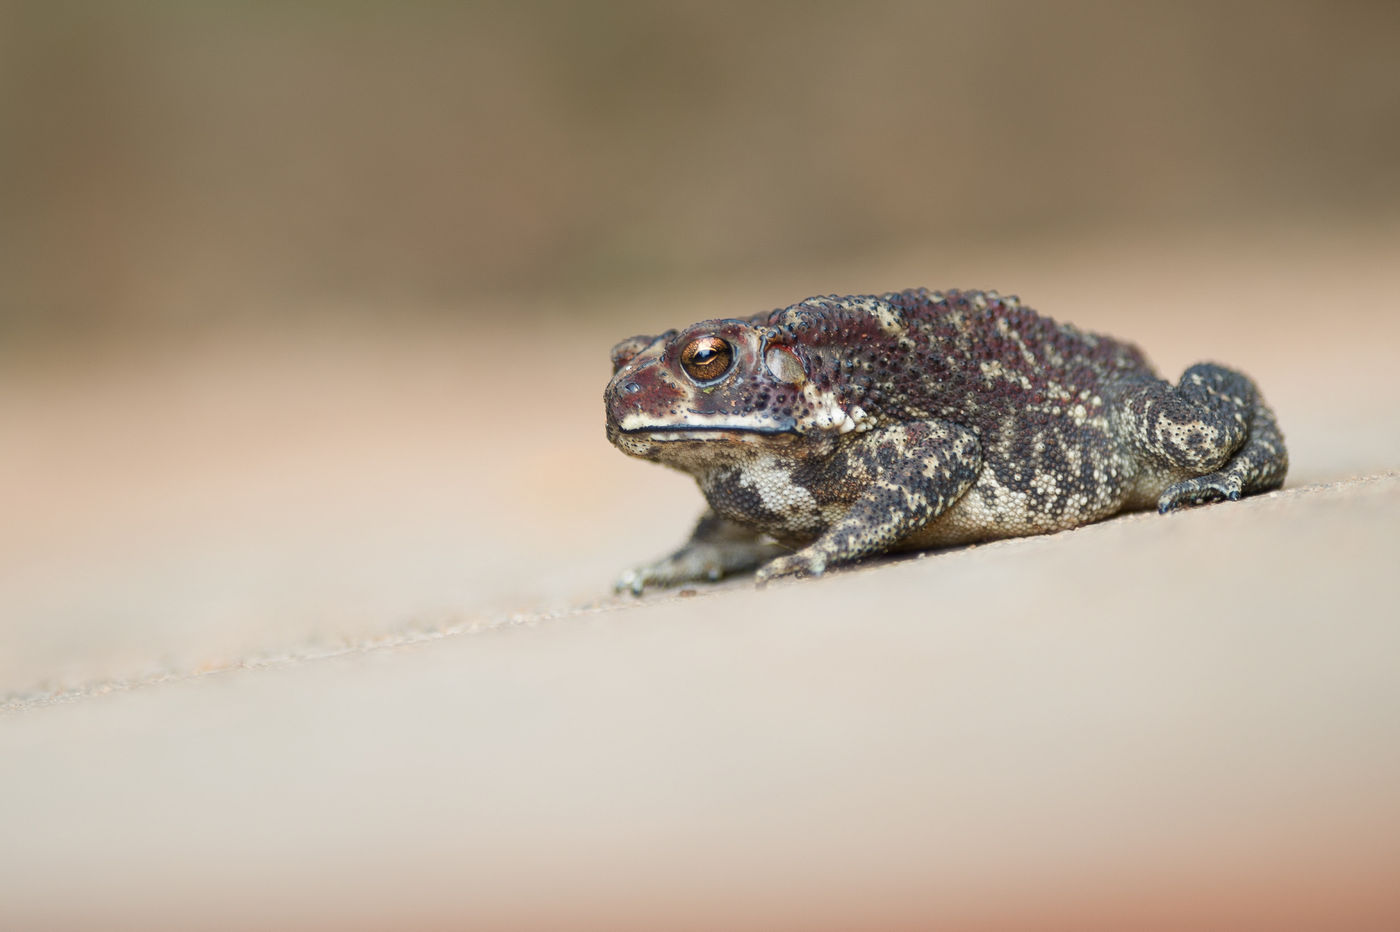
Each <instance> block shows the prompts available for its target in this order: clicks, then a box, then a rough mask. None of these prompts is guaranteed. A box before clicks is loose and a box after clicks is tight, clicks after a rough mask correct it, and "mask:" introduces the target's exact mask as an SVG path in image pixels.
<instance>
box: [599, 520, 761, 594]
mask: <svg viewBox="0 0 1400 932" xmlns="http://www.w3.org/2000/svg"><path fill="white" fill-rule="evenodd" d="M783 552H784V549H783V548H782V547H779V546H778V545H777V544H774V543H772V542H770V541H768V540H767V539H766V538H764V537H763V536H762V535H760V534H758V533H756V532H755V531H753V530H751V529H749V528H745V527H742V526H740V525H737V524H734V523H733V522H731V521H726V520H724V519H723V518H721V517H719V516H718V515H716V514H715V513H714V512H706V513H705V514H704V515H703V516H701V518H700V521H699V523H698V524H697V525H696V526H695V533H694V534H692V535H691V538H690V540H688V541H686V543H685V545H684V546H682V547H681V548H680V549H679V550H677V551H676V552H675V553H673V554H671V555H670V556H668V557H663V558H662V559H660V560H657V561H655V562H654V563H644V564H642V565H641V566H637V567H633V568H632V569H630V570H628V571H627V572H625V573H623V574H622V575H621V576H620V577H619V578H618V580H617V583H616V584H615V585H614V587H613V588H614V589H615V590H616V591H617V592H631V593H632V594H633V595H641V594H642V591H643V590H645V589H646V588H647V587H648V586H651V587H653V588H656V587H665V586H679V585H682V584H684V583H688V582H715V581H716V580H719V579H723V578H724V577H725V576H729V575H732V574H734V573H741V572H744V571H745V570H751V569H753V568H754V567H756V566H758V565H759V564H760V563H763V562H764V561H765V560H768V559H770V558H772V557H773V556H775V555H777V554H780V553H783Z"/></svg>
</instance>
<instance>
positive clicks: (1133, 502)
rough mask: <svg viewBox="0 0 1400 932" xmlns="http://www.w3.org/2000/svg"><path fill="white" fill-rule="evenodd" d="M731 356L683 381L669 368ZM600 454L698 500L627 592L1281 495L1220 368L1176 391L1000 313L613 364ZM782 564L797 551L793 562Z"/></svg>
mask: <svg viewBox="0 0 1400 932" xmlns="http://www.w3.org/2000/svg"><path fill="white" fill-rule="evenodd" d="M708 338H718V340H722V341H723V344H720V343H718V342H716V341H715V340H712V339H709V341H708V343H706V345H708V346H721V347H727V350H728V352H729V354H730V355H729V356H728V357H725V358H730V359H732V362H731V363H730V364H729V366H728V368H727V369H725V370H724V371H723V372H722V373H719V374H718V375H714V376H712V377H707V378H703V379H697V378H696V377H695V376H694V375H693V374H692V372H691V371H690V370H688V369H687V365H686V364H683V359H682V356H683V354H684V353H685V352H687V347H690V348H691V350H693V349H694V347H695V346H696V345H698V344H696V343H695V341H696V340H698V339H708ZM604 402H605V406H606V409H607V433H608V439H609V440H610V441H612V443H614V444H615V445H616V446H617V447H618V448H619V449H621V450H622V451H623V452H625V453H628V454H631V455H633V456H639V457H643V458H646V459H650V460H655V461H656V462H660V463H664V464H666V465H668V466H672V467H674V468H676V469H680V470H683V471H685V472H687V473H689V474H691V475H693V476H694V477H695V478H696V480H697V482H698V483H699V485H700V489H701V491H702V492H703V493H704V495H705V498H706V499H707V500H708V501H709V504H710V510H709V511H707V512H706V513H705V514H704V515H703V516H702V517H701V520H700V522H699V524H698V525H697V527H696V529H695V532H694V534H693V535H692V537H691V539H690V541H688V542H687V543H686V544H685V545H684V546H683V547H682V548H681V549H680V550H678V551H677V552H676V553H674V554H672V555H670V556H669V557H666V558H664V559H662V560H659V561H657V562H655V563H651V564H647V565H643V566H640V567H637V568H635V569H633V570H629V571H628V572H627V573H625V574H624V575H623V576H622V578H621V580H619V582H618V587H619V588H620V589H631V590H632V591H635V592H640V591H642V589H643V588H645V587H646V586H654V585H677V584H681V583H685V582H690V581H693V580H700V579H718V578H719V577H721V576H723V575H725V574H728V573H732V572H738V571H741V570H746V569H751V568H753V567H755V566H758V567H760V568H759V572H758V578H759V581H760V582H763V581H766V580H768V579H771V578H775V577H780V576H791V575H818V574H820V573H822V572H823V571H825V570H826V569H828V568H830V567H833V566H838V565H841V564H845V563H850V562H852V561H855V560H859V559H861V558H863V557H868V556H872V555H875V554H880V553H886V552H891V551H898V550H909V549H918V548H926V547H935V546H941V545H947V544H956V543H963V542H968V541H975V540H984V539H991V538H999V537H1011V536H1017V535H1023V534H1036V533H1041V532H1047V531H1056V530H1061V529H1064V528H1070V527H1074V526H1076V525H1081V524H1085V523H1088V522H1091V521H1097V520H1099V519H1101V518H1104V517H1107V516H1109V515H1112V514H1115V513H1117V512H1120V511H1124V510H1130V509H1140V508H1145V507H1149V506H1151V505H1152V504H1154V503H1155V504H1156V505H1157V506H1158V508H1159V509H1160V510H1161V511H1169V510H1171V509H1172V508H1174V507H1176V506H1178V505H1194V504H1201V503H1204V502H1209V501H1215V500H1219V499H1237V498H1239V497H1240V496H1241V495H1247V494H1250V493H1254V492H1261V491H1266V490H1269V489H1274V488H1277V487H1279V486H1280V485H1282V483H1283V478H1284V474H1285V472H1286V471H1287V468H1288V457H1287V453H1286V451H1285V449H1284V445H1283V436H1282V434H1281V433H1280V431H1279V429H1278V425H1277V423H1276V422H1275V419H1274V415H1273V412H1272V411H1270V410H1269V408H1268V407H1267V406H1266V405H1265V403H1264V401H1263V399H1262V397H1261V396H1260V395H1259V393H1258V391H1257V389H1256V388H1255V386H1254V383H1253V382H1251V381H1250V380H1249V379H1248V378H1247V377H1246V376H1244V375H1241V374H1239V373H1237V372H1233V371H1231V370H1229V369H1226V368H1224V367H1222V366H1218V365H1214V364H1209V363H1206V364H1200V365H1196V366H1193V367H1191V368H1190V369H1188V370H1187V371H1186V373H1185V374H1184V375H1183V376H1182V378H1181V381H1180V382H1179V383H1178V384H1177V385H1176V386H1172V385H1169V384H1168V383H1167V382H1164V381H1162V380H1160V379H1158V378H1157V376H1156V375H1155V374H1154V373H1153V371H1152V369H1151V367H1150V366H1149V365H1148V364H1147V361H1146V360H1145V359H1144V358H1143V356H1142V354H1141V353H1140V352H1139V351H1138V350H1137V348H1136V347H1133V346H1131V345H1129V344H1126V343H1121V342H1119V341H1116V340H1113V339H1110V338H1108V337H1102V336H1097V335H1094V334H1090V333H1084V332H1082V331H1079V330H1076V329H1075V328H1073V327H1071V326H1068V325H1065V324H1057V323H1055V322H1054V321H1053V320H1051V319H1050V318H1047V317H1042V316H1040V315H1038V314H1036V313H1035V312H1034V311H1032V310H1030V309H1029V308H1027V307H1024V306H1022V305H1021V304H1020V302H1019V301H1018V300H1017V299H1016V298H1014V297H1001V296H999V295H997V293H996V292H990V291H989V292H976V291H969V292H959V291H948V292H946V293H940V292H929V291H925V290H923V289H919V290H915V291H904V292H900V293H893V294H885V295H879V296H875V295H865V296H855V297H844V298H838V297H834V296H833V297H818V298H809V299H807V300H806V301H803V302H801V303H800V304H795V305H792V306H791V307H788V308H780V309H778V310H775V311H772V312H771V313H766V314H758V315H755V316H753V317H749V318H744V319H720V320H707V321H702V322H700V323H697V324H693V325H691V326H690V327H687V328H685V329H684V330H680V331H676V330H672V331H668V332H667V333H664V334H662V335H660V336H657V337H650V336H644V337H633V338H631V339H630V340H625V341H623V342H622V343H620V344H618V346H617V347H615V348H614V350H613V377H612V380H611V382H610V383H609V384H608V387H607V391H606V392H605V394H604ZM790 549H795V552H788V551H789V550H790Z"/></svg>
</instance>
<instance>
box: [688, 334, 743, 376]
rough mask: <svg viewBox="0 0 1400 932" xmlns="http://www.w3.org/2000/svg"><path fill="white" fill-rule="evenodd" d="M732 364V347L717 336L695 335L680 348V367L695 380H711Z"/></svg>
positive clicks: (727, 369) (724, 371)
mask: <svg viewBox="0 0 1400 932" xmlns="http://www.w3.org/2000/svg"><path fill="white" fill-rule="evenodd" d="M732 365H734V349H733V347H731V346H730V345H729V343H728V342H726V341H725V340H721V339H720V338H719V337H696V338H695V339H694V340H691V341H690V342H689V343H687V344H686V347H685V349H683V350H681V367H682V368H683V369H685V374H686V375H688V376H690V377H691V378H692V379H694V380H695V381H697V382H712V381H714V380H715V379H717V378H719V377H720V376H722V375H724V374H725V373H726V372H728V371H729V367H730V366H732Z"/></svg>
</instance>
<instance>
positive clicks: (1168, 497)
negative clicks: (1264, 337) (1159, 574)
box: [1117, 363, 1288, 512]
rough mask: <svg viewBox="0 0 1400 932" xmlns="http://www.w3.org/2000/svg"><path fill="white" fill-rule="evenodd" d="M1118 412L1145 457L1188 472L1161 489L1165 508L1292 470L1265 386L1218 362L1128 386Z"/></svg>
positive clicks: (1278, 479)
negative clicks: (1173, 380)
mask: <svg viewBox="0 0 1400 932" xmlns="http://www.w3.org/2000/svg"><path fill="white" fill-rule="evenodd" d="M1117 416H1118V421H1119V426H1120V428H1121V429H1122V431H1123V433H1124V434H1125V435H1126V437H1127V438H1128V440H1129V442H1130V443H1132V445H1133V446H1134V447H1135V448H1136V450H1137V452H1138V454H1139V455H1140V456H1142V457H1143V458H1144V459H1145V460H1146V461H1147V462H1149V463H1154V464H1156V465H1158V466H1160V467H1163V469H1164V470H1165V471H1167V472H1177V473H1178V474H1180V473H1186V474H1188V477H1187V478H1184V479H1179V480H1178V481H1177V482H1175V483H1173V484H1171V485H1169V486H1167V488H1166V489H1165V490H1163V492H1162V493H1161V495H1160V497H1159V498H1158V499H1157V510H1158V511H1161V512H1167V511H1171V510H1172V509H1173V508H1176V507H1177V506H1179V505H1200V504H1204V503H1206V502H1213V501H1219V500H1221V499H1230V500H1232V501H1233V500H1235V499H1238V498H1239V497H1240V496H1241V495H1251V494H1253V493H1255V492H1267V491H1268V490H1270V489H1276V488H1278V487H1279V486H1281V485H1283V477H1284V474H1285V473H1287V472H1288V451H1287V450H1285V449H1284V446H1283V433H1282V432H1281V431H1280V430H1279V428H1278V421H1277V420H1276V419H1275V418H1274V413H1273V411H1271V410H1270V409H1269V406H1268V405H1266V404H1265V403H1264V399H1263V398H1261V397H1260V395H1259V390H1258V389H1257V388H1256V387H1255V385H1254V383H1253V382H1252V381H1250V379H1249V378H1248V376H1245V375H1242V374H1241V373H1238V372H1235V371H1234V370H1232V369H1226V368H1225V367H1223V366H1217V365H1215V364H1214V363H1200V364H1198V365H1194V366H1192V367H1191V368H1190V369H1187V370H1186V372H1185V373H1184V374H1183V375H1182V376H1181V381H1180V382H1179V383H1178V384H1177V385H1176V387H1175V388H1173V387H1172V386H1170V385H1169V384H1167V383H1166V382H1162V381H1159V380H1155V379H1154V380H1151V381H1144V382H1139V383H1135V384H1132V385H1129V386H1125V388H1124V390H1123V392H1122V394H1121V395H1120V399H1119V404H1118V414H1117Z"/></svg>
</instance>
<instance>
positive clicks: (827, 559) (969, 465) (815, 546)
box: [757, 420, 982, 584]
mask: <svg viewBox="0 0 1400 932" xmlns="http://www.w3.org/2000/svg"><path fill="white" fill-rule="evenodd" d="M981 466H982V452H981V447H980V445H979V444H978V442H977V437H976V435H975V434H973V433H972V431H970V430H968V429H966V428H964V427H960V426H958V425H956V424H950V423H948V422H946V421H932V420H930V421H911V422H908V423H904V424H898V425H894V426H890V427H885V428H878V429H876V430H872V431H870V432H868V433H865V434H860V435H858V436H855V437H852V438H850V439H848V440H847V441H846V442H845V443H844V444H843V445H842V447H841V449H840V450H838V451H837V453H836V454H835V455H834V456H832V458H831V459H830V460H828V461H827V462H825V463H823V464H822V466H821V467H820V470H819V472H818V474H817V475H815V476H813V477H812V479H811V480H809V481H811V482H812V483H813V484H815V485H816V486H817V487H818V488H819V489H820V490H821V491H823V492H825V493H827V495H828V496H830V497H840V498H849V500H850V502H851V504H850V507H849V508H847V510H846V511H845V512H844V513H843V514H842V515H841V516H840V517H839V518H837V519H836V520H835V521H833V522H832V523H831V525H830V526H829V527H828V528H827V529H826V531H825V532H824V533H822V535H821V536H820V537H818V538H817V539H816V540H815V541H813V542H812V543H811V544H809V545H807V546H806V547H803V548H802V549H801V550H798V551H797V552H796V553H791V554H787V555H785V556H781V557H778V558H777V559H775V560H772V561H770V562H769V563H767V564H765V565H763V566H762V567H760V568H759V570H758V576H757V579H758V582H759V583H760V584H762V583H765V582H767V581H768V580H770V579H777V578H779V577H782V576H818V575H821V574H822V573H823V572H825V571H826V570H827V569H830V568H831V567H833V566H840V565H842V564H845V563H851V562H854V561H856V560H859V559H861V558H862V557H868V556H873V555H875V554H880V553H885V552H887V551H888V550H889V549H890V548H891V547H893V546H894V545H895V544H896V543H898V542H899V541H900V540H902V539H903V538H905V537H907V536H909V534H910V533H912V532H913V531H915V530H918V529H919V528H921V527H923V526H924V525H925V524H927V523H928V522H930V521H932V520H933V519H934V518H936V517H938V516H939V515H940V514H942V513H943V512H944V511H946V510H948V508H950V507H951V506H952V504H953V503H954V502H956V501H957V500H958V498H959V497H960V496H961V495H962V494H963V493H964V492H966V491H967V489H968V487H969V486H970V485H972V483H973V481H974V480H975V479H976V478H977V474H978V471H979V470H980V469H981Z"/></svg>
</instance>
